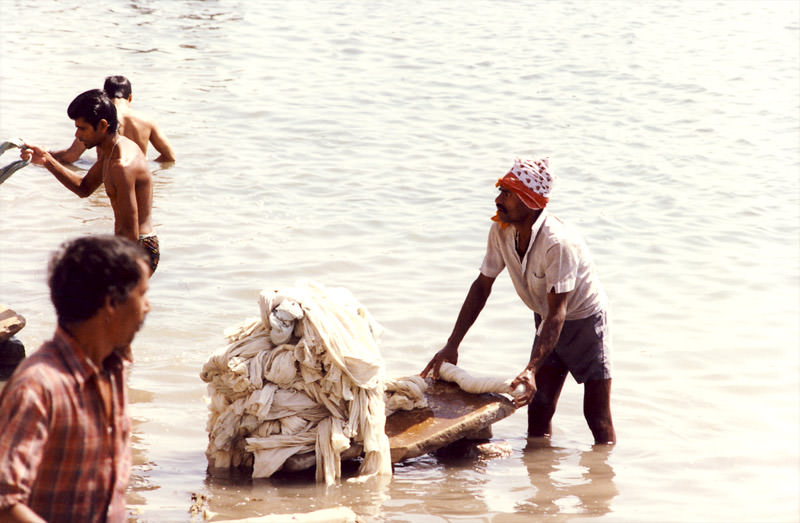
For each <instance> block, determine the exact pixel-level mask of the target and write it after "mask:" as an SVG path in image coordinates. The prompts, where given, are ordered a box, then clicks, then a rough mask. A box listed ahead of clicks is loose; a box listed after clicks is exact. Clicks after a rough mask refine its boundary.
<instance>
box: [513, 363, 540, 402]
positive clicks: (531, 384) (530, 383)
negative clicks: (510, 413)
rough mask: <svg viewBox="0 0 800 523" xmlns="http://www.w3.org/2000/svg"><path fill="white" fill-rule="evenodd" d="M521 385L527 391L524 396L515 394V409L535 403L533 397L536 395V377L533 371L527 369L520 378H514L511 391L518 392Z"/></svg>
mask: <svg viewBox="0 0 800 523" xmlns="http://www.w3.org/2000/svg"><path fill="white" fill-rule="evenodd" d="M520 385H522V387H523V388H524V389H525V390H524V392H523V393H522V394H519V395H517V394H516V393H515V394H514V396H513V397H514V407H516V408H520V407H524V406H525V405H527V404H528V403H530V402H531V401H533V396H534V394H536V376H535V375H534V373H533V369H531V368H527V367H526V368H525V370H523V371H522V372H521V373H520V374H519V376H517V377H516V378H514V381H512V382H511V390H512V391H516V389H517V387H519V386H520Z"/></svg>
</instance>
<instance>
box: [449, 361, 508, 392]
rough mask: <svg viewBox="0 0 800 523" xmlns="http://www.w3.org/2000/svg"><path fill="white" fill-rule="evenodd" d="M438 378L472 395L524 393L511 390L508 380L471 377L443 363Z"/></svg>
mask: <svg viewBox="0 0 800 523" xmlns="http://www.w3.org/2000/svg"><path fill="white" fill-rule="evenodd" d="M439 378H441V379H443V380H445V381H450V382H452V383H455V384H457V385H458V386H459V387H460V388H461V390H463V391H465V392H471V393H473V394H483V393H485V392H496V393H499V394H511V395H513V396H517V395H520V394H521V393H522V392H524V391H521V392H520V391H513V390H511V382H512V381H513V380H510V379H505V380H504V379H502V378H493V377H491V376H472V375H471V374H469V373H468V372H467V371H465V370H464V369H462V368H461V367H456V366H455V365H453V364H452V363H448V362H444V363H442V366H441V367H440V368H439Z"/></svg>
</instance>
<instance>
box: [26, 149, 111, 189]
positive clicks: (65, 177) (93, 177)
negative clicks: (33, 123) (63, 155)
mask: <svg viewBox="0 0 800 523" xmlns="http://www.w3.org/2000/svg"><path fill="white" fill-rule="evenodd" d="M20 157H21V158H22V159H23V160H30V161H31V162H32V163H33V164H35V165H41V166H42V167H45V168H46V169H47V170H48V171H50V172H51V173H52V174H53V176H55V177H56V179H57V180H58V181H59V182H61V185H63V186H64V187H66V188H67V189H69V190H70V191H72V192H74V193H75V194H77V195H78V196H80V197H81V198H86V197H87V196H89V195H91V194H92V193H93V192H95V191H96V190H97V188H98V187H100V184H102V183H103V176H102V171H101V170H100V167H99V166H98V164H97V163H95V164H94V165H92V167H91V168H90V169H89V172H88V173H86V175H85V176H80V175H79V174H78V173H76V172H74V171H71V170H70V169H67V168H66V167H64V166H63V165H61V163H59V161H58V160H56V159H55V158H53V155H51V154H50V153H48V152H47V151H45V150H44V149H42V148H41V147H37V146H35V145H28V144H25V149H23V150H22V152H21V153H20Z"/></svg>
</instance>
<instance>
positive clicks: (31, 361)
mask: <svg viewBox="0 0 800 523" xmlns="http://www.w3.org/2000/svg"><path fill="white" fill-rule="evenodd" d="M71 380H72V377H71V374H70V372H69V370H68V369H67V366H66V362H65V361H64V360H63V358H62V357H61V355H60V353H59V350H58V348H57V347H56V345H55V344H54V343H53V342H47V343H45V344H44V345H42V346H41V347H40V348H39V349H38V350H36V351H35V352H33V353H32V354H30V355H29V356H27V357H26V358H25V359H24V360H22V362H20V364H19V365H18V366H17V368H16V369H15V370H14V373H13V374H12V375H11V378H10V379H9V381H8V383H7V384H6V386H5V388H4V389H3V392H4V395H5V394H10V393H11V392H13V391H15V390H18V391H28V392H30V393H34V394H41V393H44V392H45V391H47V390H49V389H51V388H58V387H61V386H64V385H66V384H68V383H70V382H71Z"/></svg>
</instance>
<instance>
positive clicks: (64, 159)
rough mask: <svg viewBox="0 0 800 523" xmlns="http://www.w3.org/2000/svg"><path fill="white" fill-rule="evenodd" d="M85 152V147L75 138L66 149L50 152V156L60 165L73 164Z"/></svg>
mask: <svg viewBox="0 0 800 523" xmlns="http://www.w3.org/2000/svg"><path fill="white" fill-rule="evenodd" d="M85 150H86V146H85V145H83V142H81V141H80V140H78V139H77V138H75V140H73V142H72V145H70V146H69V147H68V148H66V149H63V150H61V151H50V154H51V155H52V156H53V158H55V159H56V160H58V161H59V162H61V163H73V162H77V161H78V158H80V157H81V155H82V154H83V151H85Z"/></svg>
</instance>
